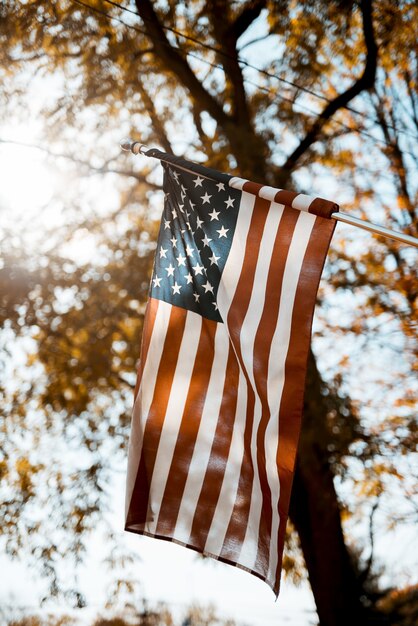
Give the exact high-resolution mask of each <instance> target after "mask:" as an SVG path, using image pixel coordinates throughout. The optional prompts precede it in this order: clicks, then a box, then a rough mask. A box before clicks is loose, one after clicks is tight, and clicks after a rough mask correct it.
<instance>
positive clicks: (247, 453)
mask: <svg viewBox="0 0 418 626" xmlns="http://www.w3.org/2000/svg"><path fill="white" fill-rule="evenodd" d="M254 188H255V189H259V188H260V185H255V184H254V183H245V185H244V189H245V190H246V191H250V190H252V189H254ZM255 189H254V190H255ZM269 206H270V203H269V202H268V201H267V200H264V199H263V198H259V197H257V198H256V201H255V205H254V211H253V214H252V217H251V225H250V228H249V230H248V233H247V240H246V245H245V255H244V259H243V263H242V268H241V274H240V276H239V280H238V284H237V288H236V291H235V294H234V298H233V300H232V303H231V306H230V308H229V311H228V316H227V323H228V330H229V334H230V337H231V342H232V344H233V347H234V349H235V352H236V354H237V357H238V361H239V363H240V365H241V368H242V370H243V373H244V375H245V377H246V379H247V415H246V426H245V431H244V455H243V458H242V464H241V471H240V480H239V484H238V493H237V498H236V503H235V506H234V510H233V513H232V516H231V519H230V522H229V525H228V529H227V532H226V538H225V543H224V546H223V548H222V552H221V556H222V557H223V558H226V559H237V556H239V552H240V551H241V549H242V544H243V541H244V538H245V535H246V529H247V525H248V516H249V513H250V507H251V501H252V499H251V494H252V490H253V481H254V470H255V471H257V468H256V467H255V466H254V462H253V445H254V444H253V427H254V419H255V418H256V416H255V411H254V409H255V403H256V396H255V393H254V389H253V387H252V385H251V379H250V377H249V373H248V364H246V363H245V362H244V359H243V355H242V348H241V329H242V325H243V322H244V319H245V317H246V315H247V311H248V307H249V305H250V302H251V294H252V289H251V287H252V285H253V284H254V279H255V275H256V270H257V262H258V257H259V253H260V245H261V241H262V237H263V233H264V227H265V223H266V220H267V216H268V213H269ZM238 221H239V218H238ZM230 255H231V253H230ZM256 478H258V476H256ZM231 547H232V550H233V552H232V553H231ZM238 548H240V549H239V551H238V554H237V549H238Z"/></svg>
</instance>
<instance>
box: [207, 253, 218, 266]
mask: <svg viewBox="0 0 418 626" xmlns="http://www.w3.org/2000/svg"><path fill="white" fill-rule="evenodd" d="M220 258H221V257H220V256H216V254H215V253H213V254H212V256H211V257H210V259H209V261H210V264H211V265H213V264H214V263H215V265H218V259H220Z"/></svg>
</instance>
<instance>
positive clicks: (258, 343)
mask: <svg viewBox="0 0 418 626" xmlns="http://www.w3.org/2000/svg"><path fill="white" fill-rule="evenodd" d="M299 215H300V212H299V211H297V210H296V209H291V208H289V207H285V209H284V211H283V215H282V218H281V220H280V224H279V227H278V230H277V234H276V239H275V242H274V248H273V252H272V256H271V264H270V268H269V273H268V277H267V283H266V293H267V294H268V297H267V298H266V300H265V304H264V309H263V313H262V316H261V319H260V324H259V327H258V329H257V334H256V337H255V342H254V379H255V383H256V387H257V393H258V396H259V398H260V401H261V405H262V415H261V420H260V425H259V427H258V431H257V464H258V472H259V478H260V486H261V492H262V497H263V503H262V511H261V519H260V530H259V542H258V551H257V558H256V561H255V566H254V569H255V570H257V571H259V572H263V573H267V571H268V566H269V555H270V540H271V523H272V512H273V511H272V504H271V491H270V486H269V483H268V479H267V472H266V454H265V434H266V429H267V425H268V423H269V420H270V419H271V415H270V410H269V405H268V397H267V381H268V365H269V357H270V347H271V342H272V340H273V336H274V332H275V329H276V324H277V319H278V315H279V309H280V301H281V297H282V283H283V274H284V270H285V265H286V259H287V255H288V252H289V247H290V244H291V242H292V237H293V232H294V229H295V225H296V222H297V219H298V217H299Z"/></svg>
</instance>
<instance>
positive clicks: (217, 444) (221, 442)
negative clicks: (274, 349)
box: [189, 345, 239, 549]
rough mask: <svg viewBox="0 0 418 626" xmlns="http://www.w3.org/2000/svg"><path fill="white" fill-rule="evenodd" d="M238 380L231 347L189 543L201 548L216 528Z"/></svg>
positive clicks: (235, 361)
mask: <svg viewBox="0 0 418 626" xmlns="http://www.w3.org/2000/svg"><path fill="white" fill-rule="evenodd" d="M238 378H239V365H238V361H237V358H236V356H235V352H234V350H233V349H232V346H231V345H230V346H229V353H228V362H227V365H226V372H225V383H224V388H223V394H222V404H221V408H220V411H219V418H218V422H217V425H216V431H215V436H214V439H213V444H212V449H211V451H210V458H209V462H208V466H207V469H206V473H205V478H204V480H203V484H202V489H201V492H200V494H199V499H198V502H197V506H196V511H195V514H194V518H193V524H192V530H191V533H190V540H189V543H190V544H192V545H194V546H201V547H202V549H203V547H204V546H205V544H206V540H207V537H208V534H209V530H210V527H211V525H212V520H213V516H214V514H215V510H216V505H217V503H218V499H219V495H220V493H221V487H222V482H223V479H224V475H225V469H226V465H227V462H228V457H229V451H230V447H231V441H232V433H233V429H234V421H235V412H236V407H237V397H238V394H237V389H238Z"/></svg>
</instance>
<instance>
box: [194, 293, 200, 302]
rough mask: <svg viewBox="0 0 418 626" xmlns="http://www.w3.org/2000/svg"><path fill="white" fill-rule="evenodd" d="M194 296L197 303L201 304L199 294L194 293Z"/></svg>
mask: <svg viewBox="0 0 418 626" xmlns="http://www.w3.org/2000/svg"><path fill="white" fill-rule="evenodd" d="M193 295H194V299H195V302H199V298H200V296H199V294H198V293H193Z"/></svg>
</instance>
